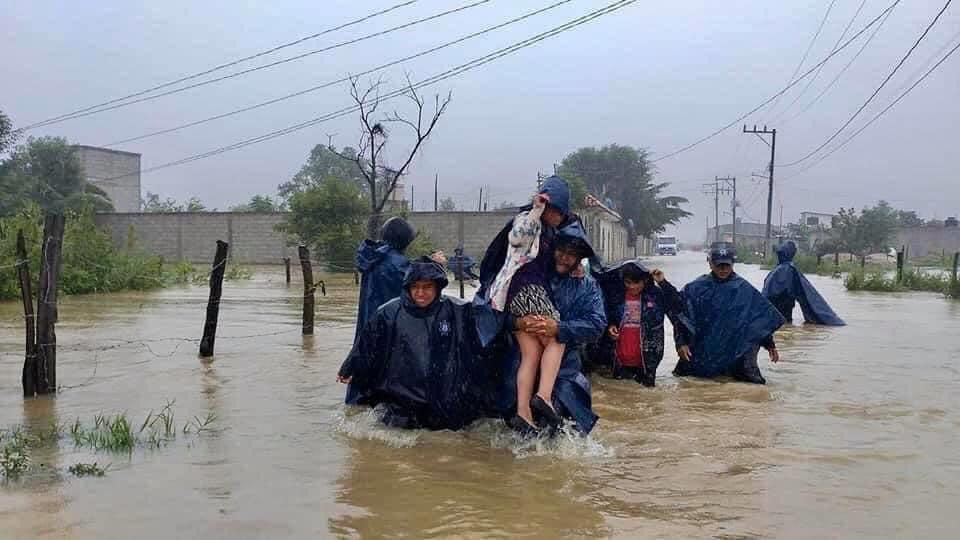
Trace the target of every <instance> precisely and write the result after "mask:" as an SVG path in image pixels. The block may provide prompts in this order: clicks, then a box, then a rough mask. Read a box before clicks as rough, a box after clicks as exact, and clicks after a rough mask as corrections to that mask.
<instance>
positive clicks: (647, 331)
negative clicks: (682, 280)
mask: <svg viewBox="0 0 960 540" xmlns="http://www.w3.org/2000/svg"><path fill="white" fill-rule="evenodd" d="M596 275H597V281H598V282H599V283H600V288H601V290H603V298H604V305H605V309H606V312H607V324H608V325H609V326H607V332H606V334H605V335H604V336H603V338H602V339H601V340H600V342H598V343H597V345H596V346H595V347H594V348H593V350H594V351H595V356H596V357H597V363H599V364H604V365H611V366H612V367H613V376H614V378H616V379H626V378H632V379H634V380H636V381H637V382H638V383H640V384H642V385H643V386H646V387H650V388H652V387H654V386H656V377H657V367H658V366H659V365H660V361H661V360H663V349H664V340H663V320H664V318H665V317H669V318H670V320H671V321H672V322H673V323H674V325H676V324H678V315H679V314H680V313H681V312H682V311H683V299H682V298H681V296H680V292H679V291H677V289H676V288H675V287H674V286H673V285H672V284H671V283H670V282H669V281H667V279H666V277H665V276H664V274H663V271H662V270H660V269H657V268H654V269H653V270H650V269H649V268H647V266H646V265H644V264H643V263H642V262H640V260H638V259H634V260H628V261H624V262H621V263H620V264H617V265H615V266H613V267H611V268H608V269H605V270H603V271H600V272H597V273H596Z"/></svg>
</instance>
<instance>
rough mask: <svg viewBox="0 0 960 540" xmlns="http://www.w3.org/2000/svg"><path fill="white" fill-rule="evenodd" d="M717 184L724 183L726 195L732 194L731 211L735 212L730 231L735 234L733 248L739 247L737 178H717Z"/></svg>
mask: <svg viewBox="0 0 960 540" xmlns="http://www.w3.org/2000/svg"><path fill="white" fill-rule="evenodd" d="M714 181H715V182H717V183H720V182H723V184H724V189H725V193H731V194H732V198H731V199H730V209H731V211H732V212H733V225H732V226H731V227H730V230H731V231H732V234H733V247H734V248H736V247H737V205H738V203H737V177H736V176H725V177H723V178H715V180H714Z"/></svg>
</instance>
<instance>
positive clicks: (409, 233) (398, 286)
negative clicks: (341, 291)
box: [354, 217, 417, 341]
mask: <svg viewBox="0 0 960 540" xmlns="http://www.w3.org/2000/svg"><path fill="white" fill-rule="evenodd" d="M416 236H417V231H416V230H415V229H414V228H413V227H412V226H411V225H410V224H409V223H407V222H406V220H404V219H403V218H400V217H392V218H390V219H388V220H387V221H386V222H385V223H384V224H383V226H382V227H381V228H380V238H381V240H379V241H377V240H364V241H363V242H361V243H360V246H359V247H358V248H357V259H356V261H357V270H358V271H359V272H360V275H361V278H360V302H359V305H358V307H357V328H356V332H355V333H354V341H356V339H357V338H358V337H359V336H360V332H361V331H362V330H363V328H364V327H365V326H366V324H367V319H369V318H370V317H372V316H373V314H374V313H376V311H377V308H379V307H380V306H381V305H383V304H385V303H386V302H387V301H389V300H393V299H394V298H396V297H398V296H400V293H401V292H402V290H403V276H404V274H405V273H406V271H407V267H409V266H410V261H409V260H408V259H407V256H406V255H404V254H403V252H404V251H405V250H406V249H407V246H409V245H410V242H413V239H414V237H416Z"/></svg>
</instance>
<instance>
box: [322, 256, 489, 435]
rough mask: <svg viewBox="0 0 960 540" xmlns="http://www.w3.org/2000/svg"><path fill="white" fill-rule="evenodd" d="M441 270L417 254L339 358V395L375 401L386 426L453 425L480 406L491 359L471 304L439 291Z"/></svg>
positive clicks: (361, 401) (367, 402) (361, 402)
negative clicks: (398, 290) (344, 386)
mask: <svg viewBox="0 0 960 540" xmlns="http://www.w3.org/2000/svg"><path fill="white" fill-rule="evenodd" d="M446 286H447V275H446V270H445V269H444V268H443V267H442V266H441V265H440V264H439V263H437V262H435V261H433V260H431V259H429V258H427V257H421V258H420V259H417V260H415V261H413V262H411V263H410V264H409V265H408V267H407V270H406V272H405V274H404V279H403V282H402V285H401V287H402V295H401V296H400V297H399V298H395V299H393V300H391V301H389V302H387V303H386V304H384V305H382V306H380V307H379V308H378V309H377V311H376V313H374V314H373V315H372V316H371V317H370V320H369V321H368V322H367V324H366V325H365V326H364V328H363V331H362V332H361V333H360V337H359V338H358V339H357V342H356V343H355V344H354V347H353V350H351V351H350V354H349V356H348V357H347V359H346V360H345V361H344V362H343V365H342V366H341V367H340V370H339V372H338V374H337V380H338V381H340V382H341V383H348V384H349V385H350V390H352V391H348V393H347V399H346V402H347V403H348V404H351V405H367V406H372V407H377V406H378V407H379V409H380V411H381V413H382V415H381V418H380V419H381V421H383V422H384V423H385V424H387V425H389V426H392V427H399V428H408V429H414V428H426V429H460V428H463V427H465V426H467V425H468V424H470V423H471V422H473V421H474V420H476V419H477V418H479V417H480V416H481V415H482V413H483V408H482V406H481V403H482V402H483V400H484V399H485V397H486V396H485V395H484V394H486V393H489V390H488V388H489V386H490V384H491V382H490V381H491V380H492V376H491V375H490V374H489V373H488V370H489V366H490V364H491V362H490V361H489V359H486V358H484V357H483V356H482V351H481V347H480V346H479V340H478V338H477V333H476V326H475V324H474V322H473V319H472V313H471V307H472V306H471V305H470V304H468V303H465V302H464V301H462V300H459V299H454V298H450V297H447V296H444V295H443V294H442V291H443V289H444V287H446Z"/></svg>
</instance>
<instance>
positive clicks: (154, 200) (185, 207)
mask: <svg viewBox="0 0 960 540" xmlns="http://www.w3.org/2000/svg"><path fill="white" fill-rule="evenodd" d="M140 206H141V208H143V211H144V212H153V213H158V214H170V213H173V212H206V211H207V207H206V205H204V204H203V201H201V200H200V199H199V198H198V197H190V198H189V199H187V200H186V201H184V202H182V203H180V202H178V201H177V200H176V199H171V198H170V197H167V198H166V199H161V198H160V195H157V194H156V193H151V192H149V191H148V192H147V196H146V198H144V199H141V201H140ZM212 211H216V210H212Z"/></svg>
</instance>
